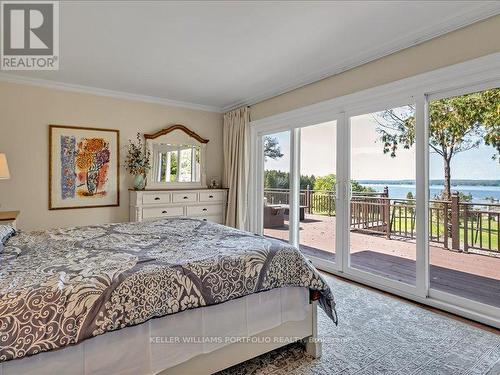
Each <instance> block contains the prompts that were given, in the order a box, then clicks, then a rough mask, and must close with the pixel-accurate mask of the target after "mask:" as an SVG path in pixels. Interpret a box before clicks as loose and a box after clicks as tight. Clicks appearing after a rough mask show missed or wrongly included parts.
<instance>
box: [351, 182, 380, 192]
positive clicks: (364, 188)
mask: <svg viewBox="0 0 500 375" xmlns="http://www.w3.org/2000/svg"><path fill="white" fill-rule="evenodd" d="M351 189H352V191H353V192H354V193H374V192H375V189H373V188H371V187H369V186H363V185H361V184H360V183H359V182H358V181H354V180H351Z"/></svg>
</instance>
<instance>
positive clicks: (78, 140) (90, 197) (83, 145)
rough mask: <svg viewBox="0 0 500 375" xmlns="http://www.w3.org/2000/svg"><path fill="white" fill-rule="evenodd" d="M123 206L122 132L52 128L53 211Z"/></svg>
mask: <svg viewBox="0 0 500 375" xmlns="http://www.w3.org/2000/svg"><path fill="white" fill-rule="evenodd" d="M119 205H120V131H119V130H116V129H104V128H93V127H82V126H68V125H49V210H64V209H75V208H96V207H117V206H119Z"/></svg>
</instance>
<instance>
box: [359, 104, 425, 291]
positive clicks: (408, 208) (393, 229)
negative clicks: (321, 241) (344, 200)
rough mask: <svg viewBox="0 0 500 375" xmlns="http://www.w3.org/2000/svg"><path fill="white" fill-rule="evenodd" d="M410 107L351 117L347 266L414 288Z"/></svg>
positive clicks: (414, 250)
mask: <svg viewBox="0 0 500 375" xmlns="http://www.w3.org/2000/svg"><path fill="white" fill-rule="evenodd" d="M414 124H415V108H414V106H412V105H408V106H403V107H399V108H392V109H388V110H385V111H381V112H376V113H369V114H364V115H360V116H355V117H351V179H352V180H351V189H352V198H351V202H350V218H349V219H350V237H349V239H350V266H351V267H352V268H356V269H359V270H363V271H366V272H370V273H372V274H375V275H378V276H383V277H386V278H389V279H393V280H397V281H400V282H403V283H407V284H412V285H415V281H416V243H415V239H416V227H415V205H416V202H415V192H416V189H415V147H414V141H415V136H414V134H415V132H414Z"/></svg>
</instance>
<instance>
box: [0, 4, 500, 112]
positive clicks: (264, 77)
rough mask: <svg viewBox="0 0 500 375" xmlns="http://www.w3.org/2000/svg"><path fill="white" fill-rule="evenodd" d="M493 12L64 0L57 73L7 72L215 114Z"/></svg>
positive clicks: (479, 8) (458, 7)
mask: <svg viewBox="0 0 500 375" xmlns="http://www.w3.org/2000/svg"><path fill="white" fill-rule="evenodd" d="M498 13H500V2H497V1H432V2H430V1H338V2H337V1H330V2H328V1H324V2H301V1H289V2H275V1H273V2H263V1H257V2H251V1H234V2H227V1H218V2H209V1H203V2H161V1H122V2H118V1H66V2H62V3H61V14H60V23H61V30H60V43H61V47H60V48H61V50H60V70H59V71H37V72H13V73H14V74H16V75H22V76H24V77H28V78H29V80H28V81H31V79H34V81H33V82H36V81H37V80H49V81H51V82H52V81H54V82H58V83H63V84H64V85H65V86H66V87H68V88H81V89H88V88H98V89H104V90H112V91H109V93H112V92H119V93H129V94H134V95H141V96H144V97H146V96H147V97H152V98H154V99H157V100H158V101H164V102H165V103H171V104H175V105H181V106H187V107H193V108H201V109H207V110H217V111H222V110H227V109H230V108H234V107H236V106H239V105H245V104H254V103H256V102H258V101H260V100H263V99H266V98H268V97H271V96H274V95H277V94H280V93H283V92H285V91H288V90H291V89H293V88H296V87H299V86H302V85H304V84H307V83H310V82H313V81H316V80H318V79H321V78H324V77H326V76H329V75H332V74H335V73H339V72H341V71H344V70H347V69H349V68H352V67H354V66H357V65H360V64H362V63H365V62H368V61H371V60H374V59H376V58H379V57H381V56H384V55H387V54H389V53H392V52H394V51H397V50H399V49H403V48H406V47H409V46H411V45H414V44H416V43H419V42H422V41H424V40H428V39H430V38H432V37H435V36H437V35H440V34H443V33H446V32H449V31H451V30H454V29H457V28H460V27H463V26H465V25H467V24H470V23H473V22H476V21H478V20H480V19H484V18H487V17H489V16H492V15H494V14H498ZM9 73H11V72H9ZM2 75H4V76H5V75H6V74H5V73H2ZM11 78H12V77H11ZM39 82H42V81H39ZM45 83H46V82H45ZM64 85H61V87H64ZM103 92H105V91H103Z"/></svg>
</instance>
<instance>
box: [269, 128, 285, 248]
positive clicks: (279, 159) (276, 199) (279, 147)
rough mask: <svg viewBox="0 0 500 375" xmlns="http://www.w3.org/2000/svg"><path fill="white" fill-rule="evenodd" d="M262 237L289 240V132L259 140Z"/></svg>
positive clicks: (270, 135) (274, 134)
mask: <svg viewBox="0 0 500 375" xmlns="http://www.w3.org/2000/svg"><path fill="white" fill-rule="evenodd" d="M262 145H263V148H262V158H263V161H264V176H263V194H264V197H263V198H264V199H263V201H264V208H263V217H262V225H263V234H264V236H267V237H273V238H277V239H280V240H283V241H286V242H289V239H290V201H291V199H290V186H291V179H290V131H283V132H279V133H273V134H268V135H265V136H263V137H262Z"/></svg>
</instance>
